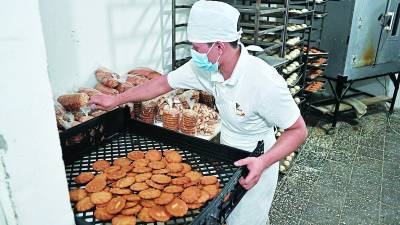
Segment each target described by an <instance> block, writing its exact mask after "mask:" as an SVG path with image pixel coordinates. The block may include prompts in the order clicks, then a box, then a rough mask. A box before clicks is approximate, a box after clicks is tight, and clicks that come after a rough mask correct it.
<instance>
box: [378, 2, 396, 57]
mask: <svg viewBox="0 0 400 225" xmlns="http://www.w3.org/2000/svg"><path fill="white" fill-rule="evenodd" d="M399 20H400V0H390V1H389V3H388V5H387V9H386V13H385V14H384V15H383V16H382V17H381V23H382V26H383V29H382V34H381V39H380V43H379V49H378V53H377V58H376V64H382V63H389V62H396V61H400V21H399Z"/></svg>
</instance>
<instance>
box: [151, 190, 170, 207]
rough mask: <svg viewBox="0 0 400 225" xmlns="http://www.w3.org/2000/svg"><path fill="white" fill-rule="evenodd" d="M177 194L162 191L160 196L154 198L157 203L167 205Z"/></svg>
mask: <svg viewBox="0 0 400 225" xmlns="http://www.w3.org/2000/svg"><path fill="white" fill-rule="evenodd" d="M174 198H175V195H174V194H172V193H165V192H163V193H161V195H160V197H158V198H155V199H154V203H156V204H157V205H166V204H168V203H170V202H171V201H172V200H174Z"/></svg>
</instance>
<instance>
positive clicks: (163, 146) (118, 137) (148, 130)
mask: <svg viewBox="0 0 400 225" xmlns="http://www.w3.org/2000/svg"><path fill="white" fill-rule="evenodd" d="M77 135H82V136H83V137H81V138H79V139H80V142H71V138H72V137H76V136H77ZM60 140H61V144H62V147H63V156H64V161H65V163H66V166H65V171H66V175H67V180H68V186H69V188H73V187H80V185H79V184H76V183H75V182H74V177H75V176H77V175H78V174H79V173H81V172H84V171H93V170H92V168H91V165H92V164H93V163H94V162H95V161H97V160H99V159H106V160H108V161H110V162H112V160H114V159H116V158H118V157H123V156H126V155H127V153H128V152H130V151H132V150H140V151H147V150H150V149H158V150H160V151H164V150H168V149H175V150H177V151H178V152H179V153H180V154H181V155H182V158H183V161H184V162H186V163H188V164H190V165H191V166H192V168H193V170H197V171H200V172H202V173H203V174H204V175H215V176H217V177H218V179H219V181H220V184H221V188H222V191H221V193H220V194H219V195H218V196H217V197H216V198H215V199H214V200H212V201H210V202H208V203H207V204H206V205H205V206H203V207H202V208H200V209H196V210H189V212H188V214H187V215H185V217H181V218H175V217H172V218H171V220H169V221H167V222H165V223H160V222H157V223H143V222H140V221H138V223H137V224H221V223H223V222H225V220H226V218H227V216H228V215H229V213H230V212H231V211H232V210H233V209H234V206H235V205H236V204H237V203H238V202H239V201H240V199H241V197H242V196H243V195H244V194H245V190H244V189H243V188H242V187H241V186H240V184H238V180H239V178H240V177H241V176H245V175H246V174H247V169H244V168H237V167H235V166H234V165H233V162H234V161H236V160H238V159H241V158H245V157H247V156H249V153H248V152H245V151H242V150H239V149H235V148H231V147H228V146H224V145H220V144H216V143H212V142H208V141H205V140H202V139H199V138H194V137H191V136H187V135H184V134H180V133H176V132H172V131H169V130H167V129H164V128H161V127H157V126H153V125H148V124H145V123H142V122H139V121H136V120H132V119H130V117H129V112H128V111H127V110H123V109H117V110H114V111H112V112H109V113H106V114H104V115H102V116H101V117H99V118H96V119H95V120H93V121H90V123H88V124H81V125H79V126H77V127H74V128H71V129H70V130H67V131H65V132H64V133H62V134H61V135H60ZM71 143H73V144H71ZM263 147H264V146H263V143H262V142H260V143H259V145H258V146H257V148H256V150H255V151H254V154H253V155H258V154H261V153H262V149H263ZM227 196H229V197H227ZM224 198H225V199H224ZM72 207H74V203H72ZM74 213H75V217H76V222H77V224H82V225H83V224H85V225H86V224H109V223H105V222H102V221H98V220H96V219H95V218H94V216H93V210H92V211H89V212H84V213H79V212H76V211H74Z"/></svg>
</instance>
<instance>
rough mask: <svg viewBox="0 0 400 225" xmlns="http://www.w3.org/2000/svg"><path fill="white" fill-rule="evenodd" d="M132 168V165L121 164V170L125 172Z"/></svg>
mask: <svg viewBox="0 0 400 225" xmlns="http://www.w3.org/2000/svg"><path fill="white" fill-rule="evenodd" d="M133 168H134V166H133V165H127V166H122V167H121V170H122V171H124V172H125V173H129V172H131V171H132V169H133Z"/></svg>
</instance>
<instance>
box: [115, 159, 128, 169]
mask: <svg viewBox="0 0 400 225" xmlns="http://www.w3.org/2000/svg"><path fill="white" fill-rule="evenodd" d="M130 164H131V161H130V160H129V159H128V158H125V157H121V158H117V159H115V160H114V162H113V165H114V166H120V167H124V166H129V165H130Z"/></svg>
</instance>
